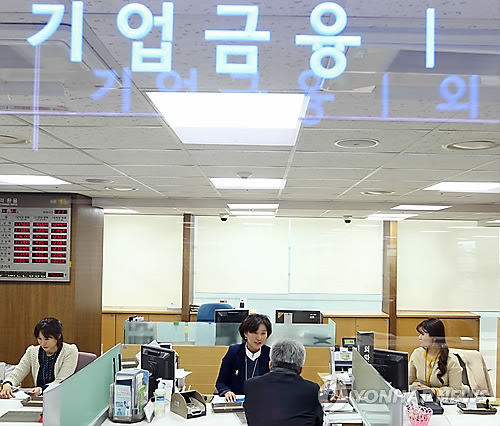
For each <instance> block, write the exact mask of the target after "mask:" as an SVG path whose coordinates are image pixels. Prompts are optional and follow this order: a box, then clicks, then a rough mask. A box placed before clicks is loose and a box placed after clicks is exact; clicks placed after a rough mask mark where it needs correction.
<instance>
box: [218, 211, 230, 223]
mask: <svg viewBox="0 0 500 426" xmlns="http://www.w3.org/2000/svg"><path fill="white" fill-rule="evenodd" d="M219 217H220V220H222V221H223V222H226V221H227V220H228V219H229V215H228V214H225V213H221V214H220V215H219Z"/></svg>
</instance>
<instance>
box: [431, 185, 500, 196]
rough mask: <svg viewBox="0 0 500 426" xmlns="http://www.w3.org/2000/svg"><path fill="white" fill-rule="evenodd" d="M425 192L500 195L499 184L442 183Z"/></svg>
mask: <svg viewBox="0 0 500 426" xmlns="http://www.w3.org/2000/svg"><path fill="white" fill-rule="evenodd" d="M424 191H441V192H479V193H485V194H499V193H500V183H498V182H441V183H438V184H436V185H432V186H429V187H427V188H424Z"/></svg>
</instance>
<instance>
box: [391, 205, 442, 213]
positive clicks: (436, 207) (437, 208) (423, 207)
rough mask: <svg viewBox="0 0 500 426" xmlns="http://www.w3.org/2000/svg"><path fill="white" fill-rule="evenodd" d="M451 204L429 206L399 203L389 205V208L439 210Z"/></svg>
mask: <svg viewBox="0 0 500 426" xmlns="http://www.w3.org/2000/svg"><path fill="white" fill-rule="evenodd" d="M450 207H451V206H431V205H419V204H401V205H399V206H396V207H391V210H422V211H426V210H428V211H439V210H444V209H449V208H450Z"/></svg>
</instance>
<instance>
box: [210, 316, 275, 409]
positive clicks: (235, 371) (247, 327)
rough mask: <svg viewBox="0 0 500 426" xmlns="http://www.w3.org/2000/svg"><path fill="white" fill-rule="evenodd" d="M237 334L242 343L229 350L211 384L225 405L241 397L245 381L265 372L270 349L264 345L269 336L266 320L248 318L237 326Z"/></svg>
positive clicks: (268, 322) (263, 317)
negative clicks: (215, 379) (214, 380)
mask: <svg viewBox="0 0 500 426" xmlns="http://www.w3.org/2000/svg"><path fill="white" fill-rule="evenodd" d="M239 332H240V336H241V337H242V339H243V343H240V344H235V345H231V346H230V347H229V349H228V350H227V353H226V355H224V358H223V359H222V363H221V366H220V370H219V376H218V377H217V382H216V384H215V386H216V388H217V392H218V394H219V395H221V396H224V398H225V400H226V401H228V402H234V401H236V395H241V394H243V392H244V391H243V385H244V383H245V381H246V380H248V379H251V378H252V377H257V376H261V375H263V374H266V373H267V372H269V351H270V348H269V346H267V345H266V344H265V343H266V341H267V339H268V338H269V336H270V335H271V333H272V326H271V321H270V320H269V317H268V316H267V315H262V314H254V315H249V316H247V317H246V318H245V319H244V320H243V321H242V323H241V324H240V327H239Z"/></svg>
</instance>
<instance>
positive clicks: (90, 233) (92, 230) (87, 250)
mask: <svg viewBox="0 0 500 426" xmlns="http://www.w3.org/2000/svg"><path fill="white" fill-rule="evenodd" d="M72 226H73V228H72V245H71V252H72V256H71V261H72V268H71V269H72V280H73V281H74V283H75V286H74V301H73V306H74V312H75V316H74V319H73V321H74V323H73V327H74V329H75V333H76V335H75V342H76V343H77V344H78V349H79V350H80V351H82V352H92V353H95V354H96V355H98V356H99V355H100V353H101V310H102V244H103V233H104V214H103V211H102V209H97V208H93V207H92V200H91V199H90V198H87V197H82V196H79V195H78V196H75V197H73V211H72Z"/></svg>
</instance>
